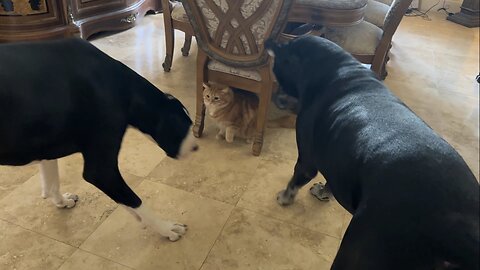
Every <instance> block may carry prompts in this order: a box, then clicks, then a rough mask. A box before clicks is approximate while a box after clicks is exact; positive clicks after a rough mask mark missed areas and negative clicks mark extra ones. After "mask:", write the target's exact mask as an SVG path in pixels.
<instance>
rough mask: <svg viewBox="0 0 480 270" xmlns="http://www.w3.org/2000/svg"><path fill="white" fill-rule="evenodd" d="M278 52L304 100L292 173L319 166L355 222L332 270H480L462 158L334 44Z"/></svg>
mask: <svg viewBox="0 0 480 270" xmlns="http://www.w3.org/2000/svg"><path fill="white" fill-rule="evenodd" d="M274 50H275V48H274ZM274 52H275V57H276V58H275V68H274V71H275V74H276V75H277V79H278V80H279V82H280V84H281V85H282V86H283V87H284V88H287V89H286V90H288V91H291V94H292V95H294V96H295V95H298V97H299V99H300V112H299V116H298V120H297V142H298V147H299V161H300V162H303V163H300V165H299V163H297V166H296V170H297V167H298V168H302V167H303V168H308V167H309V164H310V163H312V162H313V163H314V164H315V166H316V168H317V169H318V170H319V171H320V172H321V173H322V174H323V175H324V177H325V179H326V180H327V184H328V186H329V187H330V189H331V191H332V193H333V195H334V196H335V198H336V199H337V200H338V202H339V203H340V204H341V205H342V206H344V207H345V208H346V209H347V210H348V211H349V212H350V213H352V214H353V219H352V222H351V224H350V226H349V229H348V231H347V233H346V235H345V238H344V240H343V242H342V248H341V249H340V251H339V254H338V255H337V258H338V260H337V259H336V263H335V264H334V266H333V269H381V268H382V265H383V267H387V266H388V268H389V269H432V268H431V267H432V263H437V266H438V269H443V268H442V267H448V265H449V263H450V265H451V266H455V265H457V266H459V267H460V269H478V265H479V261H478V259H479V258H478V252H479V244H480V242H479V231H478V230H479V185H478V182H477V180H476V179H475V177H474V175H473V173H472V172H471V171H470V169H469V168H468V166H467V164H466V163H465V161H464V160H463V159H462V157H461V156H460V155H459V154H458V153H457V152H456V151H455V150H454V149H453V148H452V147H451V146H450V145H449V144H448V143H447V142H446V141H445V140H443V139H442V138H441V137H440V136H439V135H438V134H436V133H435V132H434V131H433V130H432V129H431V128H430V127H429V126H428V125H427V124H426V123H424V122H423V121H422V120H421V119H420V118H419V117H418V116H416V115H415V114H414V113H413V112H412V111H411V110H410V109H409V108H408V107H407V106H406V105H405V104H403V103H402V102H401V101H400V100H398V99H397V98H396V97H395V96H393V95H392V94H391V93H390V91H389V90H388V89H387V88H386V87H385V86H384V85H383V83H381V82H380V81H379V80H378V79H377V77H376V76H375V75H374V73H373V72H371V71H370V70H368V69H366V68H365V67H363V66H362V65H361V64H360V63H358V61H356V60H355V59H353V57H352V56H351V55H349V54H348V53H346V52H344V51H343V50H342V49H341V48H340V47H338V46H336V45H335V44H333V43H331V42H329V41H327V40H323V39H320V38H314V37H306V38H300V39H298V40H295V41H293V42H291V43H290V44H288V45H286V46H285V47H277V49H276V51H274ZM285 63H288V65H289V66H288V68H285V69H283V68H282V66H284V65H285ZM296 65H298V66H296ZM285 66H286V65H285ZM292 73H293V74H292ZM285 86H287V87H285ZM289 89H290V90H289ZM292 89H294V90H292ZM295 91H297V92H295ZM293 179H295V176H294V178H293ZM304 180H305V179H304ZM304 180H302V181H303V182H304ZM292 181H294V180H292ZM290 185H295V183H293V184H291V183H289V187H290ZM287 191H288V188H287ZM284 194H285V193H284ZM282 195H283V194H282ZM345 243H347V244H345ZM361 256H374V257H375V258H373V257H371V260H370V261H368V260H360V259H359V257H361ZM376 260H378V261H376ZM355 261H357V264H355V263H354V262H355ZM397 261H398V262H400V261H404V262H402V263H396V262H397ZM362 263H364V264H363V265H362ZM353 265H355V267H353ZM383 269H385V268H383Z"/></svg>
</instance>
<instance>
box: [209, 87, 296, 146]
mask: <svg viewBox="0 0 480 270" xmlns="http://www.w3.org/2000/svg"><path fill="white" fill-rule="evenodd" d="M203 102H204V103H205V107H206V108H207V113H208V115H210V117H211V118H212V119H213V120H214V121H215V122H216V123H217V125H218V127H219V131H218V134H217V136H216V138H217V139H222V138H225V140H226V141H227V142H233V140H234V138H235V136H236V137H240V138H244V139H247V142H249V141H251V139H252V138H253V136H254V133H255V125H256V120H257V112H258V97H257V96H256V95H255V94H253V93H250V92H246V91H243V90H236V89H235V90H233V89H232V88H230V87H228V86H225V85H221V84H217V83H212V82H210V83H208V84H206V83H204V84H203ZM296 119H297V117H296V115H286V116H283V117H280V118H278V119H275V120H269V121H267V126H268V127H269V128H279V127H280V128H295V122H296Z"/></svg>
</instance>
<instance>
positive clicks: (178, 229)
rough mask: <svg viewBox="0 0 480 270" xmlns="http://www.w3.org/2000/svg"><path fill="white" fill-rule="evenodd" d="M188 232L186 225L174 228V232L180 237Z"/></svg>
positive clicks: (177, 225) (174, 226)
mask: <svg viewBox="0 0 480 270" xmlns="http://www.w3.org/2000/svg"><path fill="white" fill-rule="evenodd" d="M187 230H188V227H187V225H185V224H174V225H173V227H172V231H173V232H176V233H178V234H180V235H183V234H185V233H186V232H187Z"/></svg>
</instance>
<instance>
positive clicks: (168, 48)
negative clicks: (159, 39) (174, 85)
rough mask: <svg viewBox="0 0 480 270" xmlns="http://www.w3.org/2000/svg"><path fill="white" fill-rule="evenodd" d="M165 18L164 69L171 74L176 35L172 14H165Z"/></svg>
mask: <svg viewBox="0 0 480 270" xmlns="http://www.w3.org/2000/svg"><path fill="white" fill-rule="evenodd" d="M170 10H171V9H170ZM165 12H169V10H165ZM163 16H164V17H163V21H164V25H165V61H164V62H163V64H162V67H163V70H164V71H165V72H169V71H170V70H171V68H172V61H173V48H174V47H175V34H174V29H173V23H172V18H171V17H170V14H166V13H165V14H164V15H163Z"/></svg>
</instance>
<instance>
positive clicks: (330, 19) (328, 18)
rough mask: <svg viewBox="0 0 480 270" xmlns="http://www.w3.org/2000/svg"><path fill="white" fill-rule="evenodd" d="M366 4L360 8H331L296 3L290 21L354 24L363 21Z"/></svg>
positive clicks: (334, 24) (338, 24) (331, 24)
mask: <svg viewBox="0 0 480 270" xmlns="http://www.w3.org/2000/svg"><path fill="white" fill-rule="evenodd" d="M365 9H366V5H365V6H363V7H361V8H358V9H348V10H345V9H331V8H321V7H318V6H311V5H301V4H298V3H296V2H295V3H294V4H293V7H292V10H291V12H290V15H289V17H288V21H290V22H304V23H314V24H318V25H322V26H332V27H335V26H352V25H356V24H359V23H360V22H362V21H363V16H364V15H365Z"/></svg>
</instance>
